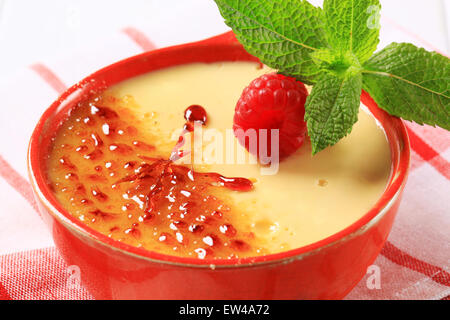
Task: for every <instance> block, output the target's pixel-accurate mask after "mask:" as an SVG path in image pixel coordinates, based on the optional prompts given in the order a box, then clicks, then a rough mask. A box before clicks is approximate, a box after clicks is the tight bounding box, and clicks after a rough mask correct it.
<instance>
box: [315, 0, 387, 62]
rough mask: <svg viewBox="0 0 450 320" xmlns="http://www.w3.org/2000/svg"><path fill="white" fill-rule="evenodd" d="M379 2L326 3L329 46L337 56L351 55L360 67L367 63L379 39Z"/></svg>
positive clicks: (347, 0)
mask: <svg viewBox="0 0 450 320" xmlns="http://www.w3.org/2000/svg"><path fill="white" fill-rule="evenodd" d="M380 8H381V6H380V2H379V0H325V1H324V3H323V9H324V13H325V18H326V28H325V30H326V35H327V39H328V43H329V44H330V46H331V47H332V48H333V49H334V51H335V52H336V54H337V55H344V54H346V53H348V52H351V53H353V54H354V55H355V56H356V58H357V59H358V60H359V62H360V63H363V62H365V61H367V59H369V58H370V56H371V55H372V54H373V53H374V51H375V50H376V48H377V45H378V42H379V39H378V36H379V31H380V25H379V18H380V15H379V12H380Z"/></svg>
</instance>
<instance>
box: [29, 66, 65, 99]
mask: <svg viewBox="0 0 450 320" xmlns="http://www.w3.org/2000/svg"><path fill="white" fill-rule="evenodd" d="M30 68H31V70H33V71H34V72H36V73H37V74H38V75H39V76H40V77H41V78H42V79H43V80H44V81H45V82H46V83H47V84H48V85H49V86H51V87H52V88H53V89H55V91H56V92H58V93H59V94H61V93H63V92H64V91H65V90H66V88H67V87H66V85H65V84H64V83H63V82H62V81H61V79H60V78H58V76H57V75H56V74H55V73H53V71H52V70H50V69H49V68H48V67H47V66H45V65H43V64H42V63H36V64H33V65H31V66H30Z"/></svg>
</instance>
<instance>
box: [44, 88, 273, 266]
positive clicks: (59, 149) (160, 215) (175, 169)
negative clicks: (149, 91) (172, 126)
mask: <svg viewBox="0 0 450 320" xmlns="http://www.w3.org/2000/svg"><path fill="white" fill-rule="evenodd" d="M128 103H129V101H128V99H117V98H115V97H113V96H111V95H108V94H106V93H105V94H102V95H98V96H95V97H93V98H91V99H89V100H87V101H84V102H82V103H80V104H79V105H78V106H77V107H75V108H74V109H73V110H72V112H71V114H70V115H69V117H68V119H67V120H66V121H65V122H64V123H63V124H62V125H61V127H60V129H59V130H58V132H57V134H56V137H55V138H54V141H53V144H52V147H51V150H50V153H49V159H48V180H49V181H48V182H49V185H50V187H51V188H52V190H53V192H54V194H55V196H56V198H57V199H58V200H59V201H60V202H61V204H62V205H63V206H64V207H65V208H66V209H67V210H68V211H69V212H70V214H72V215H73V216H75V217H76V218H78V219H79V220H81V221H82V222H84V223H85V224H86V225H88V226H89V227H91V228H93V229H95V230H97V231H99V232H101V233H103V234H105V235H107V236H109V237H111V238H113V239H116V240H119V241H123V242H125V243H127V244H130V245H134V246H137V247H143V248H145V249H148V250H152V251H157V252H160V253H165V254H171V255H177V256H184V257H198V258H200V259H203V258H236V257H245V256H256V255H262V254H265V253H267V251H266V250H265V249H264V248H263V243H262V240H261V239H258V238H257V237H255V235H254V234H253V233H252V232H250V231H249V230H250V226H249V224H248V221H247V220H246V215H245V213H244V212H241V211H240V210H239V209H238V208H236V206H235V205H234V203H233V201H232V200H231V197H230V196H229V195H230V193H231V192H246V191H248V190H249V189H251V183H250V184H248V183H246V181H245V179H243V178H236V179H234V180H232V181H233V182H232V183H230V179H227V178H225V177H222V176H221V175H219V174H217V173H199V172H194V171H193V170H192V168H190V167H186V166H182V165H177V164H174V163H173V162H172V161H170V160H168V158H169V156H170V151H169V152H167V150H169V149H170V148H169V147H168V148H160V147H157V146H160V145H161V139H167V138H164V137H158V136H157V134H155V133H152V132H143V131H142V130H140V126H141V123H142V121H145V119H144V120H142V119H138V118H137V117H136V116H135V115H134V114H133V112H132V110H131V109H130V108H129V106H128V105H127V104H128ZM182 116H183V115H180V117H182ZM155 132H156V131H155ZM171 143H173V142H167V143H166V144H167V146H170V144H171ZM172 146H173V145H172ZM162 149H166V150H162Z"/></svg>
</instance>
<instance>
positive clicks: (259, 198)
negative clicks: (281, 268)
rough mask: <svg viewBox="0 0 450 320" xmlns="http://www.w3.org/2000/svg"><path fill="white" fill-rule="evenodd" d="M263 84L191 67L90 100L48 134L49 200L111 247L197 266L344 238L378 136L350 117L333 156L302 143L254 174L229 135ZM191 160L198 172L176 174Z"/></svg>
mask: <svg viewBox="0 0 450 320" xmlns="http://www.w3.org/2000/svg"><path fill="white" fill-rule="evenodd" d="M270 72H272V70H270V69H268V68H260V66H259V64H257V63H252V62H218V63H211V64H203V63H193V64H186V65H181V66H175V67H171V68H167V69H162V70H159V71H154V72H150V73H148V74H145V75H142V76H139V77H136V78H132V79H130V80H127V81H124V82H122V83H119V84H118V85H115V86H113V87H111V88H109V89H107V90H106V91H104V92H99V93H97V94H94V95H93V96H92V97H90V98H89V99H86V100H85V101H83V102H82V103H80V104H79V105H78V106H76V107H75V108H74V109H73V110H72V111H71V113H70V115H69V117H68V119H67V120H66V121H64V122H63V123H62V125H61V126H60V128H59V129H58V131H57V133H56V136H55V138H54V141H53V144H52V148H51V150H50V153H49V157H48V162H47V168H48V169H47V174H48V183H49V185H50V186H51V189H52V191H53V192H54V194H55V196H56V198H57V199H58V200H59V202H60V203H61V204H62V205H63V206H64V207H65V208H66V209H67V210H68V212H70V214H72V215H73V216H75V217H76V218H78V219H79V220H81V221H82V222H84V223H85V224H86V225H88V226H89V227H91V228H93V229H96V230H98V231H100V232H102V233H104V234H106V235H108V236H109V237H111V238H113V239H116V240H118V241H123V242H125V243H128V244H131V245H134V246H138V247H143V248H145V249H148V250H151V251H157V252H161V253H165V254H171V255H179V256H188V257H198V258H200V259H202V258H233V257H246V256H257V255H264V254H270V253H276V252H281V251H286V250H289V249H294V248H297V247H301V246H304V245H307V244H310V243H313V242H316V241H318V240H321V239H323V238H325V237H328V236H330V235H332V234H334V233H336V232H338V231H340V230H342V229H344V228H345V227H347V226H349V225H350V224H352V223H353V222H355V221H356V220H358V219H359V218H361V217H362V216H363V215H364V214H365V213H366V212H367V211H368V210H369V209H370V208H371V207H372V206H373V205H374V204H375V202H376V201H377V200H378V198H379V197H380V195H381V194H382V193H383V191H384V189H385V186H386V184H387V181H388V178H389V174H390V167H391V165H390V151H389V145H388V142H387V140H386V138H385V135H384V132H383V130H382V129H381V128H380V127H379V126H378V125H377V123H376V121H375V119H374V118H373V117H372V116H371V115H370V114H368V113H367V112H366V111H365V110H363V109H361V110H360V112H359V120H358V122H357V123H356V125H355V126H354V128H353V131H352V133H351V134H350V135H349V136H347V137H346V138H344V139H343V140H341V141H340V142H339V143H337V144H336V145H335V146H333V147H330V148H327V149H325V150H324V151H322V152H320V153H319V154H317V155H315V156H314V157H313V156H312V155H311V147H310V143H309V141H308V139H305V141H304V143H303V145H302V146H301V148H299V149H298V150H297V151H296V152H295V153H293V154H292V155H290V156H288V157H286V158H285V159H283V160H282V161H281V162H280V163H279V166H278V165H276V164H270V165H266V166H262V165H260V164H259V163H258V162H257V161H256V160H255V159H253V157H252V156H251V155H249V154H248V152H247V151H246V150H245V148H244V147H242V146H241V145H240V144H239V143H238V142H237V139H236V138H235V137H234V135H233V132H232V130H231V128H232V126H233V116H234V108H235V106H236V102H237V101H238V99H239V96H240V95H241V93H242V90H243V89H244V87H246V86H247V85H248V84H249V83H250V82H251V81H252V80H253V79H255V78H256V77H258V76H260V75H262V74H265V73H270ZM192 127H195V130H192V129H193V128H192ZM197 128H199V129H197ZM200 129H201V130H203V136H201V137H198V136H195V133H198V132H200V131H201V130H200ZM192 131H194V133H193V132H192ZM230 133H231V134H230ZM198 139H200V140H201V141H202V144H203V145H202V146H201V148H200V149H196V147H195V146H196V144H195V142H196V141H197V140H198ZM220 139H222V142H221V143H218V142H217V141H218V140H220ZM189 142H191V145H190V144H189ZM230 143H231V144H232V145H233V146H234V147H233V148H232V149H233V150H234V152H233V155H232V157H229V150H230V149H229V148H227V147H228V146H229V144H230ZM217 145H219V146H221V147H219V148H218V147H217ZM220 150H223V151H224V152H220ZM239 154H244V155H245V163H238V162H239V161H237V160H238V155H239ZM194 158H200V159H201V161H199V162H196V161H190V162H191V163H186V159H191V160H192V159H194ZM194 160H195V159H194ZM228 160H230V161H228ZM369 160H370V161H369ZM192 162H193V163H192ZM264 169H266V170H264ZM269 169H273V170H274V171H273V172H269V171H270V170H269ZM268 170H269V171H268Z"/></svg>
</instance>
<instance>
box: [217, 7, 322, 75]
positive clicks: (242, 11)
mask: <svg viewBox="0 0 450 320" xmlns="http://www.w3.org/2000/svg"><path fill="white" fill-rule="evenodd" d="M216 3H217V5H218V7H219V10H220V12H221V14H222V16H223V17H224V18H225V22H226V24H227V25H228V26H230V27H231V28H232V29H233V31H234V33H235V35H236V37H237V39H238V40H239V42H240V43H241V44H242V45H243V46H244V47H245V49H246V50H247V51H248V52H249V53H251V54H253V55H255V56H257V57H258V58H259V59H260V60H261V61H262V62H263V63H264V64H266V65H268V66H270V67H272V68H274V69H278V70H279V72H281V73H284V74H287V75H290V76H292V77H295V78H297V79H298V80H300V81H302V82H305V83H307V84H313V83H315V80H316V78H317V76H318V74H319V73H320V68H319V67H318V66H317V65H316V64H315V63H314V62H313V60H312V58H311V57H310V55H309V54H310V53H311V52H314V51H315V50H317V49H319V48H323V47H327V41H326V38H325V26H324V17H323V11H322V9H320V8H316V7H314V6H313V5H311V4H310V3H309V2H307V1H304V0H284V1H277V0H244V1H243V0H216Z"/></svg>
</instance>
